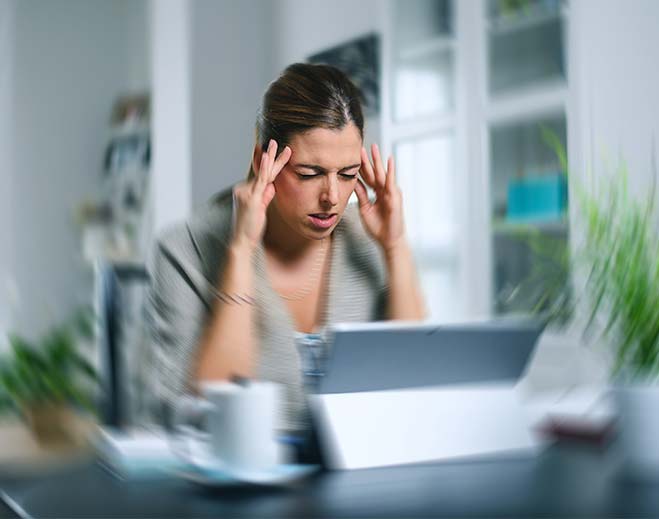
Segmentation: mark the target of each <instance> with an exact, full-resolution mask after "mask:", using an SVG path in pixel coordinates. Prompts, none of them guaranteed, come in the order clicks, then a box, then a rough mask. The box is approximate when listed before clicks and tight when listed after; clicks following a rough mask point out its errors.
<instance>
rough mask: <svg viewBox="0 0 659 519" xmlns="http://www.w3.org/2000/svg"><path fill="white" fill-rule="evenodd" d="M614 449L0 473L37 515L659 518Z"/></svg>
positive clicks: (653, 492)
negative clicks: (226, 468) (329, 466)
mask: <svg viewBox="0 0 659 519" xmlns="http://www.w3.org/2000/svg"><path fill="white" fill-rule="evenodd" d="M617 467H618V457H617V455H616V453H615V449H613V448H610V449H608V450H607V451H604V450H601V449H599V448H595V447H584V446H574V445H555V446H553V447H550V448H549V449H547V450H546V451H545V452H544V453H542V454H541V455H540V456H538V457H536V458H518V459H507V460H491V461H482V460H481V461H471V462H451V463H447V462H443V463H436V464H424V465H413V466H412V465H408V466H399V467H390V468H379V469H365V470H357V471H344V472H342V471H340V472H323V473H319V474H317V475H315V476H313V477H311V478H309V479H307V480H305V481H304V482H302V483H299V484H298V485H297V486H294V487H292V488H284V489H266V488H256V487H234V488H225V489H221V490H218V489H216V490H208V489H204V488H202V487H199V486H196V485H193V484H191V483H187V482H185V481H181V480H177V479H174V478H164V479H162V480H159V481H155V480H151V481H132V482H126V481H120V480H117V479H115V478H114V477H113V476H112V475H110V474H109V473H108V472H106V471H105V470H104V469H103V468H102V467H101V466H99V465H97V464H95V463H92V462H84V463H82V462H79V463H77V464H76V465H74V466H69V467H67V468H66V469H65V470H57V471H55V472H50V473H49V474H42V475H40V476H39V477H36V478H34V477H33V478H27V479H22V478H18V477H14V478H10V477H0V488H1V489H2V491H3V499H5V501H6V502H7V501H11V502H13V505H14V506H15V505H18V506H19V507H21V508H22V509H23V510H24V511H25V512H27V514H28V515H29V516H32V517H71V518H73V517H163V518H164V517H238V516H243V517H245V516H251V517H421V516H425V517H428V516H432V517H436V516H454V517H467V516H471V517H473V516H486V517H502V516H506V517H513V516H517V517H520V516H525V517H529V516H536V517H537V516H539V515H546V516H551V517H556V516H571V517H576V516H591V517H592V516H597V517H603V516H616V517H623V516H637V517H638V516H643V517H647V516H655V517H656V516H658V515H659V481H655V482H653V483H647V482H645V483H641V482H634V481H630V480H625V479H622V478H620V477H619V476H617V475H616V474H617V472H616V470H617Z"/></svg>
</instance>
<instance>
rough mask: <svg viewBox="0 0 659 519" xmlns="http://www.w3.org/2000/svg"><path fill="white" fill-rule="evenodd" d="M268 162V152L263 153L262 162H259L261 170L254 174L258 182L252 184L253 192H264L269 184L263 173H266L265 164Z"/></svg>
mask: <svg viewBox="0 0 659 519" xmlns="http://www.w3.org/2000/svg"><path fill="white" fill-rule="evenodd" d="M267 160H268V152H267V151H264V152H262V153H261V160H260V162H259V169H258V171H255V172H254V175H255V176H256V181H255V182H254V183H253V184H252V192H256V191H257V190H258V191H259V192H263V190H264V189H265V186H266V184H267V183H268V182H267V179H266V178H265V175H264V174H263V172H264V171H265V169H264V168H265V164H266V162H267Z"/></svg>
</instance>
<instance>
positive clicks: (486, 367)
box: [317, 319, 544, 394]
mask: <svg viewBox="0 0 659 519" xmlns="http://www.w3.org/2000/svg"><path fill="white" fill-rule="evenodd" d="M543 328H544V325H543V324H542V323H541V322H539V321H537V320H532V319H499V320H493V321H486V322H472V323H462V324H433V323H401V322H398V323H396V322H392V321H388V322H372V323H348V324H337V325H335V326H334V327H333V328H332V330H331V332H330V334H329V341H330V348H329V352H328V358H327V360H326V365H325V375H324V376H323V377H322V380H321V381H320V384H319V386H318V389H317V393H320V394H329V393H351V392H360V391H377V390H385V389H402V388H414V387H424V386H438V385H457V384H460V385H462V384H473V383H489V382H504V381H511V382H514V381H517V380H518V379H519V378H520V377H521V375H522V373H523V372H524V369H525V367H526V364H527V362H528V360H529V357H530V356H531V353H532V351H533V349H534V347H535V344H536V342H537V340H538V337H539V336H540V334H541V332H542V330H543Z"/></svg>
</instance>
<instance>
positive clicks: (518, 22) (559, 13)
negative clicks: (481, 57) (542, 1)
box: [487, 5, 568, 36]
mask: <svg viewBox="0 0 659 519" xmlns="http://www.w3.org/2000/svg"><path fill="white" fill-rule="evenodd" d="M567 16H568V9H567V8H565V7H563V8H561V9H558V10H554V9H547V8H545V7H542V6H541V5H536V6H535V7H533V8H531V9H530V10H529V11H528V12H527V13H521V14H519V15H517V16H498V17H496V18H493V19H490V21H489V23H488V24H487V29H488V32H489V33H490V34H491V35H492V36H497V35H503V34H510V33H513V32H518V31H524V30H527V29H533V28H535V27H538V26H539V25H543V24H547V23H552V22H554V21H556V20H558V19H559V18H566V17H567Z"/></svg>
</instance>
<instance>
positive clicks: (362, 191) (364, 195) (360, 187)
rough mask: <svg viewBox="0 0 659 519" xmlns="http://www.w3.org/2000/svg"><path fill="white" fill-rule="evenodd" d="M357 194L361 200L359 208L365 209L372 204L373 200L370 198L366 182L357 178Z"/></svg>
mask: <svg viewBox="0 0 659 519" xmlns="http://www.w3.org/2000/svg"><path fill="white" fill-rule="evenodd" d="M355 194H356V195H357V200H358V201H359V208H360V209H363V208H364V207H368V206H370V205H371V201H370V200H369V199H368V192H367V191H366V186H365V185H364V183H363V182H362V181H361V180H359V179H357V183H356V184H355Z"/></svg>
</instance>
